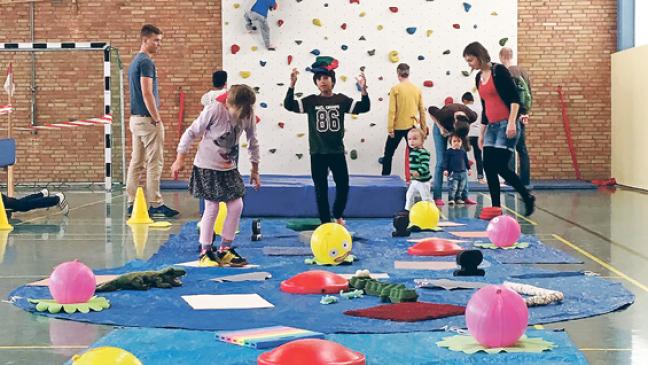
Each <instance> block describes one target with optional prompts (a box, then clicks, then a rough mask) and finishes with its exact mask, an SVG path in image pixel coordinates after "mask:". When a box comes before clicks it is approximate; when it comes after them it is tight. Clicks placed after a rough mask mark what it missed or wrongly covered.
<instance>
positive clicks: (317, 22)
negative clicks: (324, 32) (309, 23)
mask: <svg viewBox="0 0 648 365" xmlns="http://www.w3.org/2000/svg"><path fill="white" fill-rule="evenodd" d="M313 25H315V26H317V27H321V26H322V21H321V20H319V19H318V18H314V19H313Z"/></svg>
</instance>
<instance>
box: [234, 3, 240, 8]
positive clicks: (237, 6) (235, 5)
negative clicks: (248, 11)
mask: <svg viewBox="0 0 648 365" xmlns="http://www.w3.org/2000/svg"><path fill="white" fill-rule="evenodd" d="M233 6H234V9H238V8H240V7H241V4H239V3H234V5H233Z"/></svg>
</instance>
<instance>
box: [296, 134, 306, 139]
mask: <svg viewBox="0 0 648 365" xmlns="http://www.w3.org/2000/svg"><path fill="white" fill-rule="evenodd" d="M305 135H306V133H297V138H302V137H303V136H305Z"/></svg>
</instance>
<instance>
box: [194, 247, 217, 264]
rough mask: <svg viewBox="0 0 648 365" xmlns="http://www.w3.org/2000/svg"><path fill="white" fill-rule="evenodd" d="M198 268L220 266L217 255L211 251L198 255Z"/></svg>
mask: <svg viewBox="0 0 648 365" xmlns="http://www.w3.org/2000/svg"><path fill="white" fill-rule="evenodd" d="M198 266H199V267H216V266H220V260H219V257H218V255H217V254H216V253H215V252H214V251H213V250H205V251H202V252H201V253H200V258H199V259H198Z"/></svg>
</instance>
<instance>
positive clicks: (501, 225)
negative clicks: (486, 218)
mask: <svg viewBox="0 0 648 365" xmlns="http://www.w3.org/2000/svg"><path fill="white" fill-rule="evenodd" d="M486 232H488V238H490V240H491V242H493V244H494V245H495V246H497V247H510V246H513V245H514V244H515V243H516V242H517V241H518V240H519V239H520V235H521V234H522V230H521V229H520V224H519V223H518V222H517V221H516V220H515V219H514V218H513V217H511V216H508V215H500V216H499V217H495V218H493V219H491V221H490V223H488V228H486Z"/></svg>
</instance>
